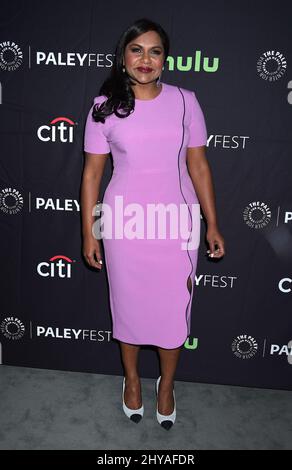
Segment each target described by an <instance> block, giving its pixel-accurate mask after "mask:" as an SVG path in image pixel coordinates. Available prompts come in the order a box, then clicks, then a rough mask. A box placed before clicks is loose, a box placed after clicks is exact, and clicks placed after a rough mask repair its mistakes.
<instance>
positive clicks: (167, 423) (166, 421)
mask: <svg viewBox="0 0 292 470" xmlns="http://www.w3.org/2000/svg"><path fill="white" fill-rule="evenodd" d="M160 380H161V376H159V377H158V379H157V381H156V384H155V392H156V418H157V421H158V423H159V424H160V425H161V426H162V427H163V428H164V429H166V430H167V431H168V430H169V429H170V428H171V427H172V426H173V424H174V423H175V420H176V400H175V392H174V388H173V401H174V409H173V412H172V413H171V414H170V415H163V414H161V413H159V411H158V389H159V384H160Z"/></svg>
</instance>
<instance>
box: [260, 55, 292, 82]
mask: <svg viewBox="0 0 292 470" xmlns="http://www.w3.org/2000/svg"><path fill="white" fill-rule="evenodd" d="M286 69H287V61H286V59H285V57H284V56H283V54H282V53H281V52H279V51H267V52H264V53H263V54H262V55H261V56H260V58H259V59H258V61H257V71H258V73H259V76H260V77H261V78H262V79H263V80H267V81H268V82H274V81H276V80H278V79H279V78H281V77H282V76H283V75H284V73H285V72H286Z"/></svg>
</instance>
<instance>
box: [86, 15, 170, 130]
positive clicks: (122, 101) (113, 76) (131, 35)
mask: <svg viewBox="0 0 292 470" xmlns="http://www.w3.org/2000/svg"><path fill="white" fill-rule="evenodd" d="M148 31H156V32H157V33H158V34H159V36H160V38H161V42H162V45H163V49H164V64H165V62H166V59H167V57H168V54H169V37H168V35H167V33H166V32H165V31H164V29H163V28H162V26H161V25H160V24H159V23H156V22H154V21H151V20H150V19H148V18H140V19H138V20H136V21H135V22H134V23H133V24H132V25H130V26H129V27H128V28H127V29H126V30H125V31H124V32H123V33H122V35H121V36H120V38H119V40H118V43H117V45H116V48H115V56H114V62H113V66H112V69H111V72H110V75H109V77H108V78H107V79H106V80H105V81H104V83H103V84H102V86H101V88H100V90H99V96H100V95H104V96H106V97H107V100H105V101H104V102H103V103H101V104H98V103H96V104H95V105H94V106H93V111H92V117H93V119H94V121H96V122H99V121H101V122H102V123H104V122H105V119H106V117H107V116H109V115H110V114H113V113H115V115H116V116H117V117H119V118H125V117H127V116H129V114H130V113H132V112H133V111H134V109H135V94H134V92H133V90H132V88H131V85H135V83H133V82H132V80H131V77H130V76H129V75H128V74H127V72H126V71H125V72H123V57H124V52H125V48H126V46H127V44H128V43H129V42H131V41H133V39H135V38H136V37H138V36H140V35H141V34H144V33H146V32H148ZM120 111H122V113H121V112H120Z"/></svg>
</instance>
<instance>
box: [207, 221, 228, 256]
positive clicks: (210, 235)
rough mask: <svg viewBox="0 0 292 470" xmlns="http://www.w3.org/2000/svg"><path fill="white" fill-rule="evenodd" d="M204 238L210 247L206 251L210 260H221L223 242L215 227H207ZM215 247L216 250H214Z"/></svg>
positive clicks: (223, 248)
mask: <svg viewBox="0 0 292 470" xmlns="http://www.w3.org/2000/svg"><path fill="white" fill-rule="evenodd" d="M206 238H207V241H208V243H209V246H210V250H207V253H208V256H209V257H210V258H221V257H222V256H224V255H225V242H224V238H223V237H222V235H221V233H220V232H219V230H218V227H217V226H212V227H208V229H207V233H206ZM215 245H217V249H215Z"/></svg>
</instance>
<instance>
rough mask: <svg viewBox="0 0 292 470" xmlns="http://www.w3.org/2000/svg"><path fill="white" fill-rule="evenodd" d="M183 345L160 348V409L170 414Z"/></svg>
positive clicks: (160, 411) (163, 412)
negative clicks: (174, 383)
mask: <svg viewBox="0 0 292 470" xmlns="http://www.w3.org/2000/svg"><path fill="white" fill-rule="evenodd" d="M181 348H182V346H180V347H179V348H175V349H164V348H158V351H159V356H160V365H161V380H160V384H159V391H158V392H159V393H158V411H159V413H161V414H164V415H169V414H171V413H172V412H173V408H174V401H173V393H172V390H173V382H174V376H175V371H176V367H177V363H178V360H179V356H180V352H181Z"/></svg>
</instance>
